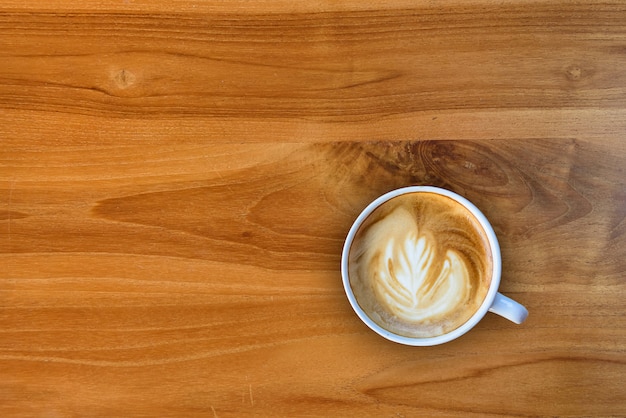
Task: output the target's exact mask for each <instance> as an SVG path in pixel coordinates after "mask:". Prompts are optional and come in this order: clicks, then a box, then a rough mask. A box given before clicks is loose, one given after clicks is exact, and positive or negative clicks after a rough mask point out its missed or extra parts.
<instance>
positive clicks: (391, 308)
mask: <svg viewBox="0 0 626 418" xmlns="http://www.w3.org/2000/svg"><path fill="white" fill-rule="evenodd" d="M492 269H493V267H492V254H491V251H490V246H489V241H488V238H487V235H486V234H485V232H484V230H483V228H482V227H481V224H480V223H479V221H478V220H477V219H476V218H475V217H474V215H473V214H472V213H471V212H470V211H469V210H468V209H467V208H465V207H464V206H463V205H461V204H460V203H458V202H457V201H455V200H453V199H452V198H450V197H447V196H443V195H440V194H436V193H430V192H413V193H406V194H402V195H399V196H397V197H394V198H392V199H390V200H388V201H386V202H385V203H383V204H382V205H380V206H379V207H378V208H376V209H375V210H374V211H373V212H372V213H370V215H369V216H368V217H367V218H366V219H365V220H364V222H363V223H362V224H361V226H360V227H359V229H358V231H357V232H356V235H355V236H354V240H353V242H352V245H351V247H350V252H349V256H348V271H349V277H350V287H351V288H352V292H353V293H354V296H355V298H356V300H357V303H358V304H359V306H360V307H361V309H362V310H363V311H364V312H365V313H366V314H367V316H369V317H370V319H371V320H372V321H374V322H375V323H377V324H378V325H379V326H381V327H383V328H384V329H386V330H388V331H391V332H393V333H395V334H398V335H403V336H407V337H419V338H426V337H435V336H439V335H443V334H446V333H448V332H450V331H452V330H454V329H456V328H458V327H459V326H461V325H462V324H464V323H465V322H466V321H467V320H469V319H470V317H472V315H473V314H474V313H475V312H476V311H477V310H478V309H479V307H480V306H481V304H482V302H483V301H484V299H485V297H486V295H487V292H488V290H489V286H490V283H491V278H492Z"/></svg>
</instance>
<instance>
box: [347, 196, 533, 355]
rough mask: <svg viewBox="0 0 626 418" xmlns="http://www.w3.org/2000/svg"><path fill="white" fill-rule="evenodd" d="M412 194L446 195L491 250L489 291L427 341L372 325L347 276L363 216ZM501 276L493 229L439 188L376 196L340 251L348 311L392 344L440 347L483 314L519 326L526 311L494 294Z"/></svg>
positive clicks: (462, 201)
mask: <svg viewBox="0 0 626 418" xmlns="http://www.w3.org/2000/svg"><path fill="white" fill-rule="evenodd" d="M415 192H428V193H437V194H440V195H443V196H447V197H449V198H451V199H453V200H455V201H457V202H458V203H460V204H461V205H463V206H464V207H465V208H467V209H468V210H469V211H470V212H471V213H472V214H473V215H474V216H475V217H476V219H478V221H479V222H480V225H481V226H482V228H483V230H484V231H485V234H486V235H487V237H488V240H489V246H490V248H491V255H492V258H493V260H492V266H493V271H492V276H491V284H490V286H489V290H488V292H487V296H486V297H485V300H484V301H483V303H482V304H481V305H480V307H479V308H478V310H477V311H476V312H475V313H474V315H472V316H471V317H470V318H469V320H467V321H466V322H465V323H464V324H462V325H461V326H460V327H458V328H456V329H454V330H452V331H450V332H448V333H446V334H442V335H438V336H436V337H427V338H419V337H406V336H403V335H398V334H396V333H394V332H391V331H389V330H387V329H385V328H384V327H382V326H380V325H378V324H377V323H375V322H374V321H373V320H372V319H371V318H370V317H369V316H368V315H367V313H366V312H365V311H364V310H363V309H361V307H360V306H359V303H358V302H357V300H356V297H355V296H354V293H353V291H352V287H351V286H350V277H349V273H348V255H349V253H350V248H351V246H352V242H353V241H354V237H355V235H356V233H357V231H358V230H359V227H360V226H361V224H362V223H363V222H364V221H365V220H366V219H367V217H368V216H369V215H370V214H371V213H372V212H373V211H374V210H375V209H376V208H378V207H379V206H380V205H382V204H383V203H385V202H387V201H388V200H390V199H393V198H394V197H397V196H400V195H402V194H406V193H415ZM501 273H502V257H501V254H500V245H499V244H498V239H497V238H496V234H495V232H494V230H493V227H492V226H491V224H490V223H489V221H488V220H487V218H486V217H485V215H483V213H482V212H481V211H480V210H479V209H478V208H477V207H476V206H475V205H474V204H472V203H471V202H470V201H469V200H467V199H466V198H464V197H462V196H460V195H458V194H456V193H454V192H451V191H450V190H446V189H442V188H439V187H432V186H410V187H404V188H401V189H396V190H393V191H391V192H389V193H386V194H384V195H383V196H380V197H379V198H378V199H376V200H374V201H373V202H372V203H370V204H369V205H368V206H367V207H366V208H365V209H364V210H363V212H361V214H360V215H359V216H358V217H357V219H356V221H354V224H353V225H352V227H351V228H350V231H349V232H348V236H347V237H346V241H345V243H344V246H343V252H342V254H341V275H342V278H343V287H344V289H345V291H346V295H347V296H348V300H349V301H350V304H351V305H352V308H353V309H354V311H355V312H356V314H357V315H358V316H359V318H361V320H362V321H363V322H364V323H365V324H366V325H367V326H368V327H369V328H371V329H372V330H373V331H375V332H376V333H378V334H379V335H381V336H383V337H385V338H386V339H388V340H391V341H394V342H396V343H400V344H406V345H413V346H429V345H437V344H443V343H445V342H448V341H451V340H454V339H455V338H458V337H460V336H461V335H463V334H465V333H466V332H468V331H469V330H470V329H472V328H473V327H474V326H475V325H476V324H478V322H479V321H480V320H481V319H482V318H483V317H484V316H485V314H486V313H487V312H493V313H496V314H498V315H500V316H503V317H504V318H506V319H508V320H510V321H512V322H514V323H516V324H521V323H522V322H524V321H525V320H526V317H527V316H528V310H526V308H525V307H524V306H522V305H520V304H519V303H517V302H515V301H514V300H512V299H510V298H508V297H506V296H504V295H503V294H501V293H498V287H499V286H500V277H501Z"/></svg>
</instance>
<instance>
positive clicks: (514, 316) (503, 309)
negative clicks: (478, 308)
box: [489, 293, 528, 324]
mask: <svg viewBox="0 0 626 418" xmlns="http://www.w3.org/2000/svg"><path fill="white" fill-rule="evenodd" d="M489 312H493V313H495V314H498V315H500V316H502V317H504V318H506V319H508V320H509V321H513V322H515V323H516V324H521V323H522V322H524V321H525V320H526V318H527V317H528V309H526V308H525V307H524V306H523V305H521V304H519V303H517V302H515V301H514V300H513V299H511V298H508V297H506V296H504V295H503V294H502V293H496V298H495V299H494V300H493V304H492V305H491V308H489Z"/></svg>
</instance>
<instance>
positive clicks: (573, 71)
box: [565, 65, 583, 81]
mask: <svg viewBox="0 0 626 418" xmlns="http://www.w3.org/2000/svg"><path fill="white" fill-rule="evenodd" d="M565 76H566V77H567V79H568V80H571V81H577V80H580V79H581V78H582V77H583V70H582V68H580V67H579V66H578V65H570V66H569V67H567V69H566V70H565Z"/></svg>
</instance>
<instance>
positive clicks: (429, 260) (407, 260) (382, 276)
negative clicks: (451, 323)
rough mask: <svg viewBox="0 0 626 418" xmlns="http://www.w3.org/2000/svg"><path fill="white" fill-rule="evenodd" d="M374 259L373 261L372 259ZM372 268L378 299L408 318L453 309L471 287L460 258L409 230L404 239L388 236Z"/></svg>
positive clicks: (420, 318) (427, 316)
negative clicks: (375, 275) (375, 277)
mask: <svg viewBox="0 0 626 418" xmlns="http://www.w3.org/2000/svg"><path fill="white" fill-rule="evenodd" d="M374 260H375V261H374ZM374 260H373V263H378V265H374V264H371V265H370V268H371V271H375V272H377V274H378V277H377V280H375V281H374V282H373V285H374V290H375V292H376V293H377V294H378V296H379V302H381V303H384V304H385V305H386V306H387V308H388V309H389V311H390V312H393V313H394V314H395V315H397V316H398V317H400V318H403V319H405V320H408V321H412V322H413V321H426V320H429V319H431V318H437V317H441V316H442V315H445V314H447V313H449V312H452V311H454V310H455V309H456V306H457V305H458V304H460V303H462V302H463V301H465V300H466V299H467V297H468V294H469V290H470V288H471V283H470V278H469V273H468V269H467V267H466V266H465V264H464V262H463V260H462V258H461V257H460V256H459V255H458V254H457V253H456V252H455V251H454V250H447V251H446V252H445V254H444V255H443V256H442V255H441V254H437V249H436V246H435V244H434V243H433V242H431V240H429V239H428V237H427V236H425V235H424V236H419V235H418V233H417V231H409V232H407V233H406V236H405V237H404V239H403V240H398V239H397V238H396V239H394V238H391V239H389V241H388V242H387V244H386V246H385V250H384V256H383V257H376V258H375V259H374Z"/></svg>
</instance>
